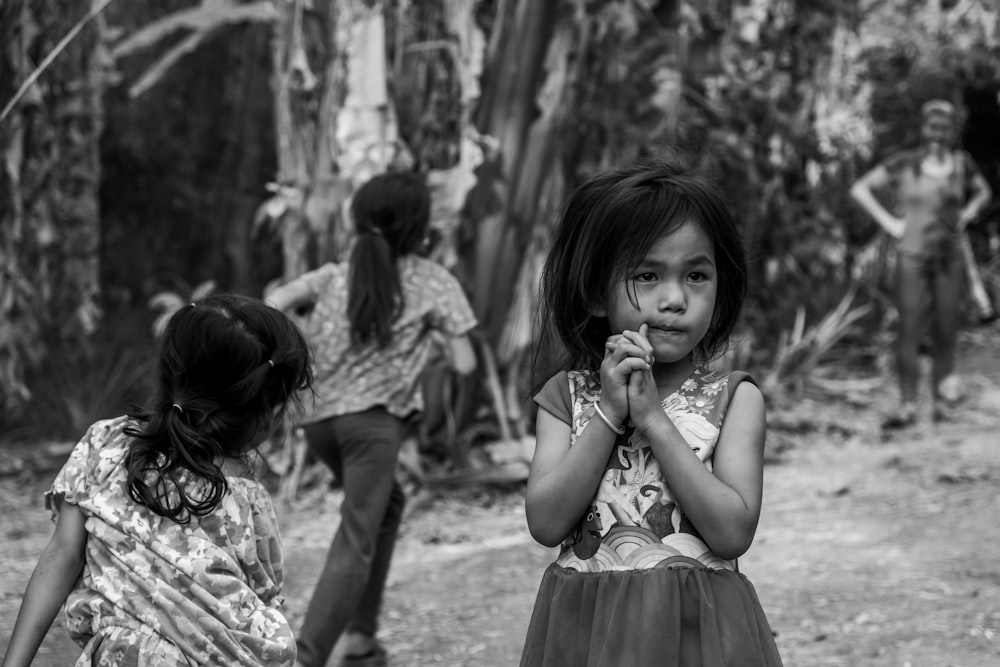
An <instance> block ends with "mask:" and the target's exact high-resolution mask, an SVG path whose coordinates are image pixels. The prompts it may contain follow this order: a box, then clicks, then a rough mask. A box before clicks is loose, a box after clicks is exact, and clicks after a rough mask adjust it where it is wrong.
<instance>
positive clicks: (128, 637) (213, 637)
mask: <svg viewBox="0 0 1000 667" xmlns="http://www.w3.org/2000/svg"><path fill="white" fill-rule="evenodd" d="M128 424H129V421H128V419H127V418H126V417H119V418H117V419H112V420H106V421H100V422H97V423H96V424H94V425H93V426H91V427H90V429H89V430H88V431H87V433H86V435H85V436H84V437H83V439H82V440H80V442H79V443H78V444H77V445H76V447H75V449H74V450H73V452H72V454H71V455H70V457H69V460H68V461H67V462H66V464H65V465H64V466H63V468H62V470H61V471H60V472H59V474H58V475H57V476H56V479H55V481H54V482H53V484H52V488H51V489H50V490H49V492H48V493H47V494H46V505H47V506H48V507H49V509H50V510H51V511H52V513H53V517H55V515H56V514H57V513H58V511H59V508H60V507H61V505H62V503H71V504H74V505H77V506H78V507H79V508H80V509H81V510H82V512H83V513H84V515H85V516H86V524H85V525H86V530H87V546H86V562H85V565H84V569H83V576H82V577H81V578H80V580H79V581H78V582H77V584H76V586H75V588H74V589H73V591H72V592H71V593H70V595H69V597H68V598H67V601H66V610H65V613H66V625H67V627H68V629H69V631H70V634H71V636H72V637H73V639H74V640H75V641H77V642H78V643H79V644H80V645H81V646H83V647H84V649H83V654H82V655H81V657H80V659H79V660H78V661H77V663H76V664H77V666H78V667H81V666H84V665H107V666H111V665H115V666H125V665H157V666H163V667H173V666H175V665H225V666H227V667H228V666H230V665H292V664H294V662H295V653H296V648H295V641H294V638H293V636H292V631H291V628H290V627H289V625H288V622H287V621H286V619H285V617H284V615H283V614H282V612H281V610H280V606H281V602H282V599H281V597H280V595H279V592H280V589H281V583H282V561H281V545H280V542H279V535H278V524H277V518H276V516H275V513H274V508H273V506H272V504H271V499H270V495H269V494H268V492H267V490H266V489H265V488H264V487H263V486H261V485H260V484H259V483H258V482H256V481H253V480H250V479H246V478H243V477H227V482H228V484H229V491H228V492H227V493H226V495H225V496H224V498H223V500H222V503H221V504H220V505H219V506H218V507H217V508H216V510H215V511H214V512H212V513H211V514H209V515H207V516H204V517H201V518H198V517H194V518H193V519H192V520H191V522H190V523H189V524H187V525H181V524H177V523H175V522H173V521H171V520H169V519H166V518H163V517H160V516H158V515H156V514H154V513H152V512H151V511H149V510H148V509H147V508H146V507H145V506H143V505H139V504H137V503H136V502H135V501H133V500H132V499H131V498H130V497H129V495H128V491H127V489H126V471H125V467H124V465H123V460H124V457H125V453H126V451H127V447H128V443H129V440H130V438H129V436H128V435H126V434H125V433H124V432H123V428H124V427H125V426H126V425H128Z"/></svg>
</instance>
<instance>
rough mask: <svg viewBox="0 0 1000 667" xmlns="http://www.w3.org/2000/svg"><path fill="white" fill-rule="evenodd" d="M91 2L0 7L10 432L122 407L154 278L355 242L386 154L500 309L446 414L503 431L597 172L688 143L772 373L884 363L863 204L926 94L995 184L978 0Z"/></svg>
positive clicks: (982, 9)
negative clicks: (719, 198)
mask: <svg viewBox="0 0 1000 667" xmlns="http://www.w3.org/2000/svg"><path fill="white" fill-rule="evenodd" d="M87 4H88V3H79V2H74V1H72V0H32V1H31V2H30V3H29V2H28V0H6V1H5V2H4V3H3V5H2V7H0V45H2V46H0V49H2V52H0V103H2V104H7V101H8V100H12V99H14V98H15V94H17V93H18V91H19V89H20V88H22V86H23V84H24V83H25V82H26V81H29V77H30V76H31V75H32V73H36V74H37V79H36V80H35V81H34V83H33V84H32V85H30V86H28V87H27V88H25V90H24V94H22V95H21V96H20V98H19V99H18V101H17V103H16V104H15V105H14V106H13V107H11V108H10V110H9V111H7V113H6V114H5V116H6V117H5V118H3V120H2V121H0V150H2V151H3V153H4V158H5V159H4V165H5V166H4V169H3V170H2V172H0V387H2V388H0V404H2V405H3V411H2V413H0V431H4V432H5V433H6V434H7V435H6V436H5V438H6V437H7V436H9V437H38V436H40V435H49V436H58V437H74V436H76V435H77V434H78V433H79V431H80V429H81V428H82V427H83V426H84V425H85V424H86V423H88V422H89V421H90V420H92V419H94V418H97V417H100V416H104V415H106V414H110V413H112V412H115V411H118V410H120V409H121V406H122V404H123V402H124V401H126V400H128V399H129V398H131V397H134V396H135V394H136V392H137V391H138V387H139V383H140V381H141V379H142V378H143V376H144V375H145V369H144V368H143V366H142V362H141V361H140V360H141V359H144V358H145V355H146V354H147V353H148V351H149V349H150V347H151V345H152V341H153V334H152V325H153V321H154V318H155V317H156V315H157V312H155V311H153V310H151V309H150V308H149V307H148V305H147V304H148V303H149V301H150V299H152V298H154V297H156V296H157V295H160V296H159V298H158V300H157V301H156V303H158V304H160V305H161V306H162V307H163V308H166V309H168V310H169V307H170V303H171V299H180V300H182V301H181V302H183V300H185V299H187V298H188V297H189V296H190V294H191V293H192V291H193V290H195V289H196V288H197V286H199V285H201V286H202V288H201V289H209V288H210V287H211V286H212V285H211V284H209V283H208V281H212V282H213V284H214V288H216V289H225V290H235V291H240V292H244V293H248V294H254V295H260V294H262V293H263V291H264V289H265V288H266V286H267V284H268V283H270V282H271V281H274V280H282V279H284V278H287V277H289V276H291V275H295V274H296V273H298V272H300V271H302V270H304V269H306V268H308V267H311V266H315V265H316V264H317V263H319V262H321V261H323V260H324V259H328V258H333V257H337V256H338V255H339V253H340V252H341V251H342V249H343V247H344V244H345V242H346V239H347V238H348V237H349V230H348V229H346V227H345V224H344V220H343V216H342V215H341V213H340V211H341V210H342V207H343V202H344V200H345V198H346V197H347V196H348V195H349V193H350V191H351V188H352V187H354V186H355V185H356V183H357V181H358V180H360V179H362V178H363V177H364V176H365V175H366V174H368V173H371V171H372V170H375V169H379V168H384V167H385V165H386V164H388V163H389V162H392V161H397V162H398V161H405V162H408V163H414V164H416V165H417V167H418V168H420V169H421V170H423V171H425V172H427V173H428V174H429V178H430V180H431V182H432V183H433V184H434V185H435V192H436V195H435V197H436V216H435V225H436V228H437V231H438V236H439V238H438V244H437V247H436V249H435V251H434V252H435V256H436V257H438V258H439V259H440V260H441V261H443V262H445V263H446V264H447V265H448V266H449V267H451V268H452V269H453V270H454V271H455V272H456V273H457V274H458V275H459V276H460V277H461V279H462V280H463V282H464V283H465V285H466V286H467V288H468V289H469V292H470V294H471V297H472V300H473V302H474V304H475V306H476V309H477V312H478V314H479V316H480V319H481V322H482V324H483V326H482V328H481V335H480V343H481V345H480V349H479V351H480V353H481V355H482V357H483V359H484V361H485V362H486V363H483V364H481V365H480V366H481V368H483V369H485V371H484V375H483V376H481V377H479V378H477V379H476V380H475V381H473V382H472V383H470V384H469V385H468V386H465V387H458V388H457V389H458V392H457V394H456V397H455V399H454V400H453V401H452V405H449V406H440V407H438V408H437V410H438V412H439V413H440V412H442V411H445V412H446V411H449V410H454V411H456V412H457V413H458V415H457V416H458V418H459V422H460V424H461V425H463V428H465V429H466V432H472V431H475V430H476V429H478V431H477V432H482V431H483V428H482V423H483V422H484V421H487V422H490V423H491V424H495V427H490V428H487V429H485V430H486V431H487V432H488V433H487V434H486V437H495V436H496V435H497V432H499V433H500V434H501V435H509V434H510V432H511V430H512V429H513V432H514V433H515V434H516V433H520V432H523V429H524V428H525V420H524V418H523V417H522V416H521V415H522V412H521V408H522V405H521V398H523V393H524V389H525V386H526V370H527V364H528V357H527V354H526V351H527V349H528V347H529V346H530V343H531V326H530V324H531V313H532V308H531V306H532V295H533V290H534V277H535V272H536V270H537V267H538V258H539V257H541V256H542V255H543V253H544V251H545V243H546V237H547V230H548V226H549V225H550V224H551V222H552V220H553V219H554V218H555V216H556V215H557V214H558V211H559V209H560V206H561V203H562V201H563V198H564V197H565V193H566V190H567V189H568V188H569V187H571V186H572V184H573V182H574V181H576V180H577V179H578V178H579V177H581V176H583V175H585V174H588V173H590V172H592V171H594V170H596V169H600V168H602V167H605V166H608V165H611V164H614V163H618V162H622V161H626V160H629V159H633V158H636V157H640V156H643V155H649V154H657V153H660V152H662V151H666V150H679V151H682V152H685V153H687V154H690V155H693V156H695V158H696V159H697V160H700V161H701V162H703V164H704V165H705V167H706V168H707V169H708V170H710V171H711V172H713V173H714V174H715V175H716V176H717V177H718V178H719V179H721V180H722V182H723V184H724V185H725V188H726V190H727V192H729V193H730V194H731V197H732V203H733V205H734V207H735V209H736V210H737V211H738V213H739V217H740V219H741V220H742V222H743V224H744V226H745V231H746V233H747V237H748V239H749V242H750V246H751V253H752V256H753V258H754V265H753V266H754V274H753V277H752V278H753V281H752V291H751V298H750V302H749V303H748V307H747V308H746V312H745V317H744V320H745V321H744V325H743V327H742V328H741V331H742V334H741V336H740V339H739V341H740V342H739V345H738V346H737V347H736V348H735V349H734V351H733V359H732V360H730V362H731V363H740V364H742V365H746V366H750V367H752V368H755V369H756V370H757V371H758V372H759V373H760V374H761V375H762V376H764V377H766V378H767V380H768V382H769V383H770V386H771V388H772V389H773V390H774V391H775V392H781V391H786V390H789V391H790V390H801V389H803V388H804V387H805V386H807V385H808V384H809V382H810V378H813V377H814V376H815V375H816V373H815V370H816V368H817V366H818V365H819V363H820V361H821V359H823V358H824V355H827V358H829V356H828V355H830V354H831V353H832V354H837V355H838V359H840V360H841V361H843V362H844V363H843V364H841V368H842V369H843V368H850V366H851V365H855V366H856V367H858V368H860V367H862V366H863V365H868V364H870V362H871V361H872V360H873V358H874V356H873V355H875V354H876V351H875V348H873V346H872V345H871V341H873V340H878V339H879V338H878V337H879V334H880V332H883V331H884V330H885V328H886V327H887V326H888V325H889V324H890V323H891V317H892V312H891V309H889V308H887V307H886V305H885V299H884V290H885V283H886V279H885V275H886V267H885V262H884V260H885V258H886V252H885V250H886V248H885V245H884V243H883V242H882V238H881V237H880V236H879V235H877V234H876V230H875V227H874V225H873V224H871V223H870V222H869V221H867V220H866V219H864V218H863V217H862V216H861V214H860V213H859V212H858V211H856V210H855V209H854V208H853V207H851V206H850V205H849V204H848V202H847V199H846V196H845V193H846V190H847V187H848V186H849V184H850V182H851V181H852V180H853V178H854V177H855V176H856V175H857V173H858V172H859V170H861V169H865V168H867V167H868V166H869V165H870V164H872V162H873V161H874V160H876V159H877V158H878V157H880V156H881V155H883V154H884V153H886V152H887V151H889V150H892V149H894V148H898V147H900V146H904V145H908V144H910V143H912V142H913V141H914V139H915V137H914V136H913V130H914V128H915V123H914V115H915V110H916V108H917V107H918V106H919V104H920V103H921V102H922V101H923V100H925V99H928V98H930V97H934V96H940V97H946V98H948V99H951V100H953V101H955V102H956V103H958V104H959V105H960V106H961V107H962V108H963V109H964V110H965V111H966V113H967V115H968V116H967V118H968V122H967V130H966V134H965V136H964V142H965V145H966V147H967V148H968V149H969V150H970V151H971V152H972V153H973V155H974V157H976V158H977V160H978V161H979V163H980V165H981V166H982V167H983V169H984V171H985V172H986V174H987V177H988V178H989V179H990V180H991V182H993V184H994V188H995V189H996V190H1000V182H998V168H1000V110H998V108H997V93H998V91H1000V79H998V74H997V73H998V72H1000V67H998V65H1000V50H998V42H997V30H998V13H997V11H996V10H995V9H993V3H990V2H985V1H976V0H959V1H958V2H955V1H950V2H943V1H940V2H939V1H938V0H930V1H917V0H865V1H862V0H825V1H824V0H809V1H805V2H794V1H792V0H779V1H778V2H765V1H763V0H743V1H739V0H713V1H711V2H680V1H676V0H675V1H667V0H662V1H657V0H634V1H618V0H599V1H585V0H562V1H561V2H542V3H540V2H534V1H532V0H510V1H508V2H499V1H490V0H479V1H478V2H468V1H466V0H434V1H432V2H420V3H414V2H408V1H405V0H384V1H383V2H372V1H370V0H329V1H324V0H313V1H311V2H309V1H306V0H294V1H293V0H274V1H273V2H271V1H270V0H261V1H259V2H237V1H236V0H204V1H203V2H201V3H200V4H199V3H197V2H194V1H192V0H140V1H135V2H132V1H129V2H125V1H122V2H104V3H98V4H99V5H100V7H99V9H100V12H99V13H97V12H92V13H93V14H95V15H94V16H88V15H87V12H88V7H87V6H86V5H87ZM373 16H375V19H377V20H375V19H373V18H372V17H373ZM366 21H368V22H367V23H366ZM362 24H363V25H365V26H367V28H369V29H370V28H371V27H372V26H382V28H381V32H380V33H379V39H382V40H384V49H382V52H383V53H384V54H385V58H384V59H383V61H382V62H375V61H372V60H371V55H370V54H367V55H366V54H365V53H363V51H364V49H360V48H359V47H358V45H359V44H362V43H368V42H365V40H363V39H362V38H361V37H360V36H359V33H358V32H357V30H358V26H359V25H362ZM76 26H82V29H81V30H80V31H79V32H78V33H77V34H76V36H75V37H74V39H72V40H71V41H70V42H69V43H68V46H66V47H65V49H64V50H61V51H60V52H59V53H58V54H57V55H56V56H55V58H53V59H52V60H51V62H50V63H49V64H47V65H45V64H44V63H45V59H46V56H48V55H50V54H53V53H55V49H56V48H57V45H58V44H59V41H60V40H61V39H62V38H63V37H64V36H66V35H67V34H69V33H70V32H71V31H72V30H73V29H74V27H76ZM370 38H371V33H366V34H365V39H370ZM376 60H377V59H376ZM373 62H374V65H373ZM43 65H44V67H43ZM373 67H374V69H372V68H373ZM372 80H376V81H385V87H384V94H385V99H384V102H385V103H384V104H383V103H381V102H380V101H379V99H380V98H379V94H380V93H379V92H378V90H375V92H372V91H370V90H367V89H365V90H364V91H362V92H359V90H361V88H362V86H361V85H360V84H359V83H358V82H359V81H369V82H370V81H372ZM375 88H378V87H375ZM372 95H374V96H375V97H374V98H373V97H371V96H372ZM359 99H360V102H359ZM366 105H367V106H366ZM351 131H353V134H351ZM373 132H374V134H373ZM372 136H377V137H379V139H378V141H377V142H376V143H372ZM366 141H367V142H368V143H365V142H366ZM165 292H166V293H175V294H176V296H175V297H170V296H164V294H163V293H165ZM429 381H432V382H433V381H436V382H443V381H445V380H443V379H442V378H441V377H440V376H437V377H434V376H432V377H431V378H430V379H429ZM484 415H488V418H486V419H485V420H484ZM477 425H478V426H477ZM468 438H473V436H472V435H469V436H468Z"/></svg>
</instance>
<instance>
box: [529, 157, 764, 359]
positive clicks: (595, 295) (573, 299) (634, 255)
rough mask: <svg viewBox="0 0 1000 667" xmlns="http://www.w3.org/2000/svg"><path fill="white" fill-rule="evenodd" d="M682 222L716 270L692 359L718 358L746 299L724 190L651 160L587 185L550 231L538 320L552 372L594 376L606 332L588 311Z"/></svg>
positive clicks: (679, 165) (739, 248) (673, 163)
mask: <svg viewBox="0 0 1000 667" xmlns="http://www.w3.org/2000/svg"><path fill="white" fill-rule="evenodd" d="M688 221H691V222H694V223H696V224H698V225H700V226H701V228H702V229H703V230H704V231H705V233H706V234H707V235H708V237H709V238H710V239H711V241H712V244H713V246H714V247H715V261H716V265H717V271H718V292H717V295H716V300H715V309H714V312H713V314H712V321H711V324H710V326H709V329H708V333H707V334H706V335H705V338H704V339H703V340H702V341H701V343H699V345H698V347H697V348H696V349H695V355H696V357H697V358H699V359H701V360H703V361H707V360H709V359H712V358H714V357H715V356H716V355H718V354H720V353H721V352H723V351H725V348H726V346H727V344H728V340H729V336H730V334H731V333H732V331H733V328H734V327H735V325H736V322H737V319H738V318H739V313H740V307H741V306H742V304H743V299H744V297H745V296H746V290H747V270H746V251H745V249H744V246H743V241H742V238H741V235H740V231H739V227H738V225H737V223H736V220H735V219H734V217H733V214H732V212H731V211H730V210H729V207H728V206H727V205H726V201H725V196H724V195H723V193H722V191H721V190H720V189H719V188H718V187H717V186H716V185H714V184H713V183H711V182H710V181H709V180H708V179H707V178H706V177H704V176H702V175H700V174H699V173H697V172H695V171H693V170H691V169H690V168H689V167H687V166H686V165H685V164H684V162H682V161H680V160H675V159H671V160H650V161H644V162H641V163H637V164H635V165H632V166H629V167H625V168H621V169H617V170H613V171H608V172H604V173H601V174H598V175H596V176H594V177H592V178H590V179H589V180H587V181H585V182H584V183H583V184H582V185H580V186H579V187H578V188H577V189H576V191H574V192H573V194H572V195H571V196H570V198H569V202H568V204H567V206H566V210H565V212H564V213H563V217H562V219H561V220H560V221H559V223H558V225H557V227H556V229H555V232H554V234H553V240H552V248H551V250H550V252H549V254H548V257H547V258H546V261H545V265H544V267H543V270H542V278H541V305H542V312H541V318H542V320H541V321H542V326H543V333H542V345H546V344H548V345H550V346H551V345H552V342H553V341H552V339H553V338H557V339H558V340H559V341H561V343H562V347H563V348H564V351H563V352H562V356H563V357H564V358H563V359H562V360H561V363H560V364H558V365H559V366H561V367H562V368H579V369H586V370H590V371H597V370H598V368H599V367H600V365H601V360H602V359H603V357H604V344H605V341H606V340H607V337H608V336H609V335H610V328H609V324H608V320H607V318H606V317H598V316H596V315H593V314H592V311H595V310H598V309H601V308H603V307H604V305H605V303H606V300H607V299H608V297H609V296H610V295H611V293H612V290H613V286H614V284H615V283H616V282H618V281H620V280H625V279H626V276H627V275H628V272H629V271H631V270H632V269H633V268H634V267H636V266H637V265H638V264H639V263H640V262H641V261H642V259H643V258H644V257H645V256H646V253H647V252H648V251H649V249H650V247H652V245H653V244H654V243H655V242H656V241H657V240H658V239H660V238H662V237H663V236H665V235H667V234H670V233H672V232H673V231H675V230H676V229H678V228H679V227H680V226H681V225H683V224H684V223H686V222H688ZM630 298H631V297H630ZM552 328H554V330H555V331H554V334H555V335H554V336H552V335H551V332H550V329H552ZM543 353H544V351H543ZM536 362H537V358H536Z"/></svg>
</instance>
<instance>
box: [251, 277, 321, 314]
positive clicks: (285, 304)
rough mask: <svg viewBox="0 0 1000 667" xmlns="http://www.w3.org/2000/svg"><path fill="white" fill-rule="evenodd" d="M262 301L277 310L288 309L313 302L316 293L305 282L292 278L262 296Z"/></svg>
mask: <svg viewBox="0 0 1000 667" xmlns="http://www.w3.org/2000/svg"><path fill="white" fill-rule="evenodd" d="M264 301H265V302H266V303H268V304H270V305H271V306H273V307H274V308H277V309H278V310H281V311H288V310H294V309H295V308H298V307H299V306H303V305H306V304H310V303H313V302H314V301H316V294H315V293H314V292H313V289H312V288H311V287H310V286H309V285H307V284H306V283H305V282H303V281H301V280H293V281H292V282H290V283H286V284H284V285H281V286H280V287H277V288H275V289H274V290H273V291H272V292H271V293H270V294H268V295H267V296H265V297H264Z"/></svg>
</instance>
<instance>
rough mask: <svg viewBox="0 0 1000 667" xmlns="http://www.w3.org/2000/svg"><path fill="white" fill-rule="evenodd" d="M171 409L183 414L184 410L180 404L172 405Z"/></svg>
mask: <svg viewBox="0 0 1000 667" xmlns="http://www.w3.org/2000/svg"><path fill="white" fill-rule="evenodd" d="M172 407H175V408H177V412H179V413H181V414H184V408H182V407H181V406H180V403H174V404H173V406H172Z"/></svg>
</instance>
